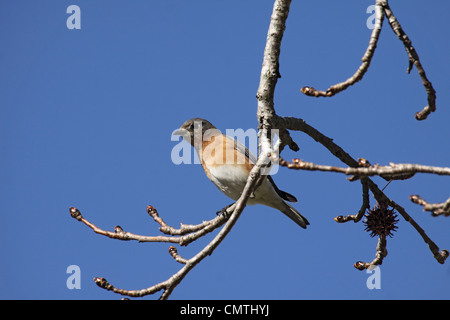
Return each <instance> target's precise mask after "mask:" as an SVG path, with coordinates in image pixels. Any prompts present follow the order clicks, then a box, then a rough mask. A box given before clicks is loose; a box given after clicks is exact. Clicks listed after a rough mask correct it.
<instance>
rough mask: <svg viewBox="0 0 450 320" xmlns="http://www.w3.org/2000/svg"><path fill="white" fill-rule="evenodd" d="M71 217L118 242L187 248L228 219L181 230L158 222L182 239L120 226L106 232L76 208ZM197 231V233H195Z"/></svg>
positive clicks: (72, 208)
mask: <svg viewBox="0 0 450 320" xmlns="http://www.w3.org/2000/svg"><path fill="white" fill-rule="evenodd" d="M148 208H153V207H152V206H149V207H148ZM153 210H154V211H155V212H156V210H155V209H154V208H153ZM69 212H70V215H71V216H72V217H73V218H75V219H77V220H78V221H81V222H83V223H84V224H85V225H87V226H88V227H89V228H91V229H92V230H94V232H95V233H98V234H101V235H104V236H106V237H109V238H111V239H117V240H123V241H128V240H136V241H139V242H168V243H178V244H179V245H181V246H187V245H188V244H189V243H191V242H193V241H195V240H197V239H198V238H200V237H202V236H204V235H205V234H207V233H210V232H212V231H214V230H215V229H217V228H219V227H220V226H222V225H223V224H224V223H225V222H226V217H225V216H223V215H220V216H217V217H215V218H214V219H212V220H209V221H204V222H203V223H201V224H199V225H195V226H194V225H182V228H181V229H175V228H173V227H169V226H167V225H166V224H165V223H164V222H163V221H162V219H160V218H159V219H158V220H156V219H155V220H156V221H157V222H160V223H163V225H164V228H163V227H162V230H161V231H163V230H164V231H166V232H167V231H168V230H170V232H171V233H170V234H179V235H183V236H181V237H166V236H144V235H139V234H134V233H131V232H125V231H124V230H123V229H122V228H121V227H120V226H116V227H115V228H114V232H112V231H106V230H103V229H101V228H99V227H97V226H96V225H95V224H93V223H91V222H89V221H88V220H86V219H85V218H84V217H83V216H82V215H81V212H80V211H79V210H78V209H77V208H74V207H70V208H69ZM187 231H189V232H192V233H190V234H187ZM194 231H195V232H194Z"/></svg>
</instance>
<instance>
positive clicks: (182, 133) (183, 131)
mask: <svg viewBox="0 0 450 320" xmlns="http://www.w3.org/2000/svg"><path fill="white" fill-rule="evenodd" d="M172 135H173V136H182V137H184V136H189V132H188V131H187V130H186V129H181V128H179V129H177V130H175V131H174V132H172Z"/></svg>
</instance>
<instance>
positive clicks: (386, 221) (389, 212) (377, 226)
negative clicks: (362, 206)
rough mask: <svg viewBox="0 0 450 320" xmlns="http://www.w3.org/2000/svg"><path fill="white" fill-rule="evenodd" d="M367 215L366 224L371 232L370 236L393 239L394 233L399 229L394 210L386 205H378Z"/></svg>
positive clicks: (366, 229) (367, 229)
mask: <svg viewBox="0 0 450 320" xmlns="http://www.w3.org/2000/svg"><path fill="white" fill-rule="evenodd" d="M368 211H369V212H368V213H367V214H366V215H365V218H366V220H365V221H364V224H365V226H366V228H365V229H364V230H365V231H367V232H370V236H371V237H374V236H385V237H386V236H389V237H392V236H393V234H392V232H394V231H396V229H397V228H398V227H397V226H396V225H395V224H396V223H397V222H398V219H396V218H397V215H396V214H395V212H394V209H389V208H388V207H387V206H385V205H376V206H375V207H374V208H373V210H370V209H369V210H368Z"/></svg>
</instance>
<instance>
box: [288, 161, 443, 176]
mask: <svg viewBox="0 0 450 320" xmlns="http://www.w3.org/2000/svg"><path fill="white" fill-rule="evenodd" d="M279 164H280V165H281V166H283V167H287V168H289V169H297V170H309V171H326V172H339V173H344V174H346V175H352V176H353V175H356V176H381V177H383V178H385V179H387V180H405V179H409V178H411V177H413V176H414V175H415V174H416V173H431V174H437V175H450V168H446V167H432V166H424V165H419V164H406V163H399V164H395V163H390V164H389V166H380V165H378V164H375V165H374V166H369V167H364V168H361V167H358V168H340V167H334V166H325V165H319V164H315V163H312V162H306V161H303V160H300V159H293V160H292V162H289V161H286V160H284V159H281V158H280V160H279Z"/></svg>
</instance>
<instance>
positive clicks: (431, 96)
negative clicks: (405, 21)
mask: <svg viewBox="0 0 450 320" xmlns="http://www.w3.org/2000/svg"><path fill="white" fill-rule="evenodd" d="M381 2H382V5H383V9H384V12H385V13H386V17H387V18H388V21H389V24H390V26H391V28H392V30H393V31H394V33H395V34H396V35H397V37H398V38H399V39H400V41H401V42H402V43H403V45H404V46H405V50H406V53H407V54H408V58H409V64H408V69H407V70H406V72H407V73H410V72H411V69H412V66H413V65H415V66H416V68H417V71H418V72H419V76H420V78H421V79H422V83H423V86H424V87H425V91H426V92H427V96H428V105H427V106H425V107H424V108H423V110H422V111H419V112H416V115H415V116H416V119H417V120H425V119H426V118H427V117H428V115H429V114H430V113H431V112H434V111H436V91H435V90H434V88H433V85H432V84H431V82H430V81H429V80H428V78H427V76H426V74H425V70H424V69H423V67H422V64H421V63H420V60H419V55H418V54H417V52H416V49H414V47H413V45H412V43H411V40H409V38H408V36H407V35H406V33H405V31H404V30H403V28H402V26H401V25H400V23H399V22H398V20H397V18H396V17H395V16H394V13H393V12H392V10H391V8H390V7H389V4H388V1H387V0H384V1H381Z"/></svg>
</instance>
